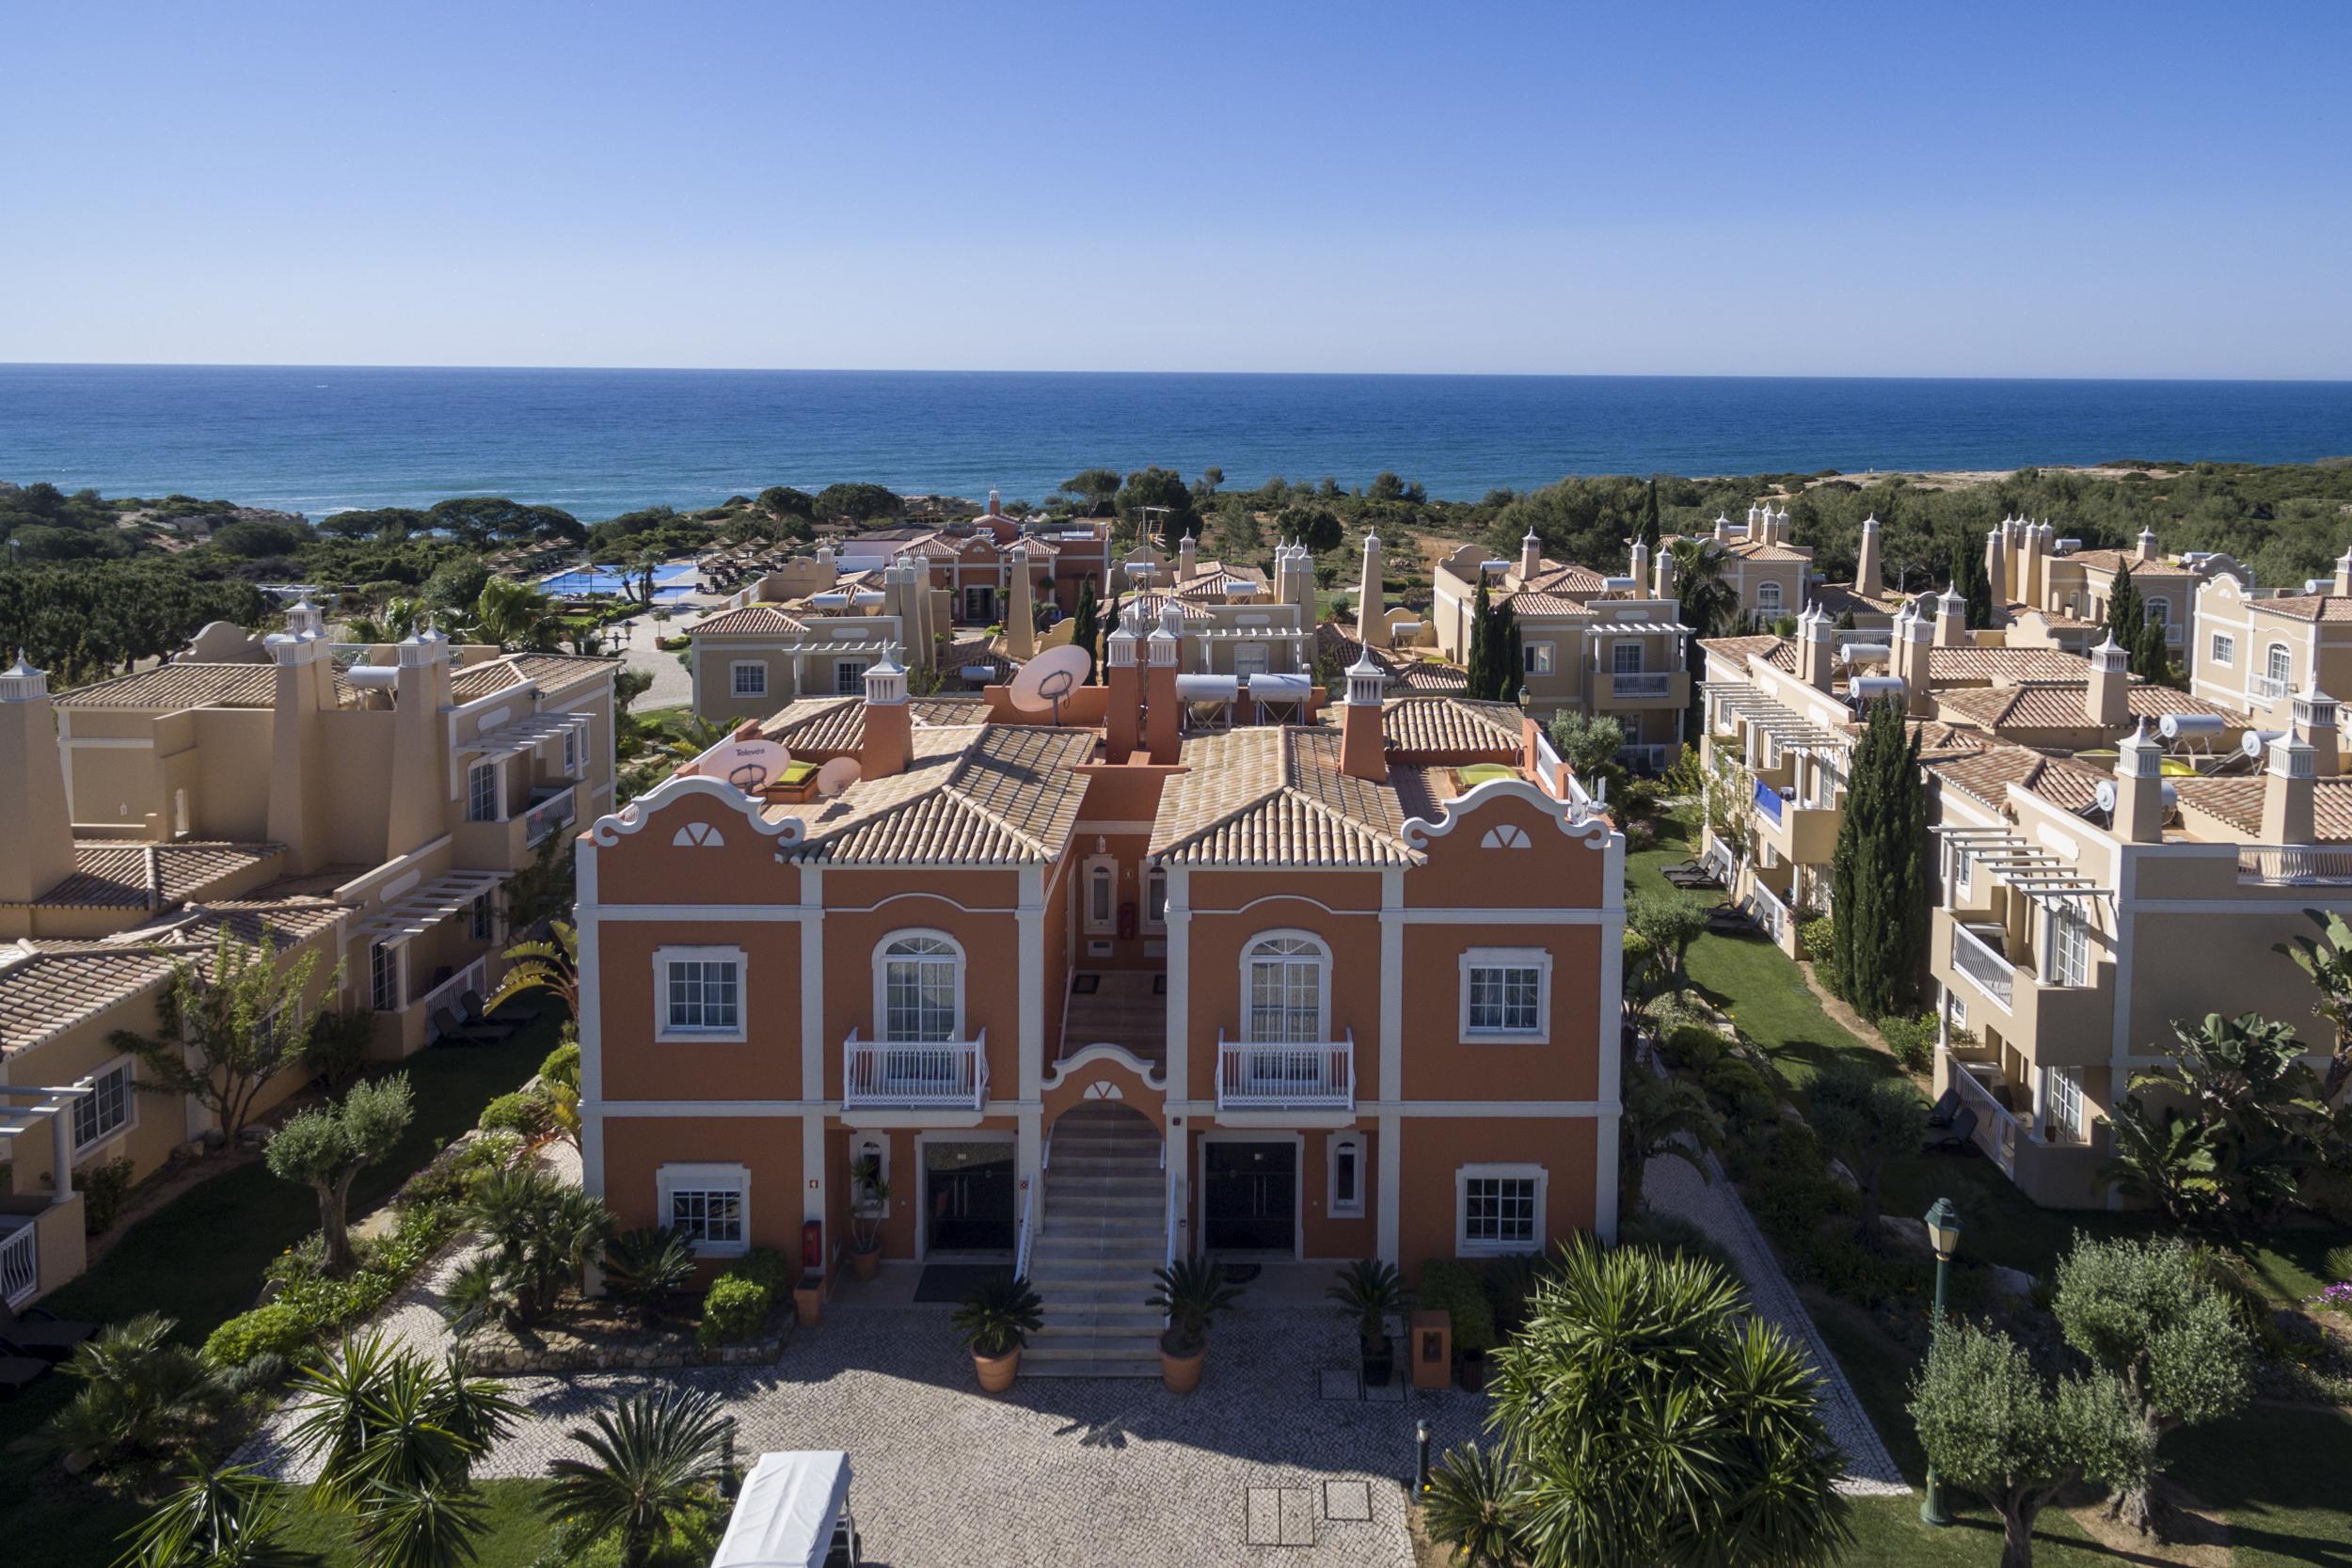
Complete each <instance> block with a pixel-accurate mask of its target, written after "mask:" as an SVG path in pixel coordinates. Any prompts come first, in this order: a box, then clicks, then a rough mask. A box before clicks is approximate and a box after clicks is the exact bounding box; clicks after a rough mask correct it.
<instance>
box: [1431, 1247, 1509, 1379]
mask: <svg viewBox="0 0 2352 1568" xmlns="http://www.w3.org/2000/svg"><path fill="white" fill-rule="evenodd" d="M1413 1301H1414V1305H1416V1306H1417V1307H1420V1308H1421V1309H1422V1311H1425V1312H1444V1313H1446V1314H1448V1315H1449V1316H1450V1317H1451V1318H1452V1319H1453V1320H1454V1349H1455V1350H1457V1351H1460V1352H1461V1353H1462V1354H1465V1355H1468V1354H1472V1353H1476V1354H1485V1353H1486V1352H1487V1351H1490V1350H1492V1349H1494V1348H1495V1344H1496V1338H1495V1309H1494V1303H1492V1302H1491V1301H1489V1300H1488V1299H1487V1298H1486V1284H1485V1282H1484V1281H1483V1280H1482V1279H1481V1278H1480V1276H1479V1272H1478V1271H1477V1270H1476V1269H1474V1268H1472V1267H1471V1266H1470V1264H1468V1263H1464V1262H1459V1261H1456V1260H1454V1259H1431V1260H1430V1261H1428V1262H1426V1263H1423V1264H1422V1266H1421V1284H1420V1286H1419V1288H1418V1289H1416V1290H1415V1291H1414V1292H1413Z"/></svg>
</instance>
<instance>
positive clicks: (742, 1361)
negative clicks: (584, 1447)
mask: <svg viewBox="0 0 2352 1568" xmlns="http://www.w3.org/2000/svg"><path fill="white" fill-rule="evenodd" d="M698 1322H699V1320H698V1319H696V1318H693V1317H688V1316H678V1315H671V1314H665V1315H664V1316H663V1317H661V1318H660V1320H658V1321H657V1322H656V1323H654V1324H653V1325H652V1326H651V1327H647V1326H646V1325H645V1324H644V1323H641V1322H639V1321H638V1320H637V1319H636V1318H635V1317H634V1316H632V1315H631V1314H629V1313H628V1312H625V1311H623V1310H622V1309H621V1308H620V1307H618V1306H617V1305H616V1304H614V1303H612V1302H611V1301H607V1300H603V1299H594V1300H585V1301H583V1300H579V1299H575V1298H566V1299H565V1300H564V1302H563V1303H562V1305H560V1306H558V1307H555V1308H554V1309H553V1310H551V1311H549V1312H548V1315H547V1316H546V1317H544V1318H542V1319H540V1320H539V1321H538V1322H536V1323H532V1324H531V1325H530V1326H529V1327H526V1328H522V1329H519V1330H517V1329H514V1328H510V1327H508V1326H506V1325H505V1324H502V1323H490V1324H485V1325H484V1326H483V1327H481V1328H479V1329H477V1330H475V1331H474V1332H473V1333H472V1334H469V1335H468V1336H467V1337H466V1339H465V1343H464V1351H463V1354H464V1355H465V1358H466V1366H467V1368H468V1370H471V1371H474V1372H479V1373H482V1374H485V1375H489V1376H514V1375H517V1374H521V1373H555V1372H609V1371H626V1370H645V1369H652V1368H663V1367H764V1366H767V1365H769V1364H771V1363H772V1362H774V1361H775V1360H777V1359H778V1358H779V1357H781V1356H782V1355H783V1354H784V1348H785V1346H787V1345H788V1344H790V1343H791V1342H792V1336H793V1334H794V1332H795V1321H794V1318H793V1314H792V1304H791V1301H790V1300H789V1299H788V1298H787V1300H786V1302H785V1304H784V1306H783V1307H781V1308H780V1309H774V1310H771V1311H770V1312H769V1314H768V1317H767V1319H766V1321H765V1322H763V1323H761V1324H760V1326H759V1327H758V1328H757V1329H756V1330H755V1331H754V1332H753V1333H752V1334H751V1335H750V1336H749V1337H747V1338H741V1339H738V1340H734V1341H731V1342H729V1343H726V1344H722V1345H706V1344H703V1343H701V1342H700V1341H699V1340H698V1339H697V1338H695V1333H696V1328H697V1325H698Z"/></svg>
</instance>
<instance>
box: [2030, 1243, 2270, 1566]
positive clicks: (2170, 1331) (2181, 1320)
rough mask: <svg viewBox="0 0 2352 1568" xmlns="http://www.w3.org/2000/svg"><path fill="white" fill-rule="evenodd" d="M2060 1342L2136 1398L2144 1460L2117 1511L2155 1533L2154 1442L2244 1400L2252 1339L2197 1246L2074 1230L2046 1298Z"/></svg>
mask: <svg viewBox="0 0 2352 1568" xmlns="http://www.w3.org/2000/svg"><path fill="white" fill-rule="evenodd" d="M2051 1310H2052V1311H2054V1312H2055V1313H2056V1314H2057V1315H2058V1328H2059V1330H2060V1331H2061V1332H2063V1333H2064V1334H2065V1336H2066V1342H2067V1343H2068V1344H2070V1345H2072V1346H2074V1348H2075V1349H2076V1350H2078V1351H2080V1352H2082V1354H2084V1355H2086V1356H2088V1357H2090V1360H2091V1361H2092V1363H2093V1364H2095V1365H2097V1366H2099V1367H2102V1368H2104V1369H2106V1370H2107V1371H2109V1372H2111V1373H2113V1374H2114V1375H2115V1377H2116V1379H2117V1380H2118V1381H2119V1382H2120V1383H2122V1386H2123V1388H2124V1390H2125V1392H2127V1393H2128V1394H2129V1395H2130V1396H2131V1399H2132V1402H2133V1403H2134V1404H2135V1405H2136V1406H2137V1410H2138V1414H2139V1420H2140V1424H2141V1425H2142V1427H2144V1428H2145V1429H2146V1432H2147V1442H2148V1450H2149V1463H2148V1465H2147V1467H2146V1470H2145V1472H2144V1473H2143V1474H2142V1475H2141V1476H2140V1477H2139V1478H2138V1480H2137V1481H2136V1482H2135V1483H2134V1484H2131V1485H2129V1486H2125V1487H2122V1488H2120V1489H2119V1490H2118V1491H2117V1493H2116V1497H2115V1505H2114V1513H2115V1514H2116V1516H2117V1517H2119V1518H2122V1519H2124V1520H2126V1521H2128V1522H2129V1523H2130V1524H2131V1525H2132V1526H2133V1528H2136V1529H2138V1530H2139V1531H2141V1532H2142V1533H2143V1534H2147V1533H2153V1532H2154V1531H2155V1530H2156V1529H2157V1528H2158V1526H2159V1524H2160V1522H2161V1521H2160V1519H2159V1517H2158V1514H2157V1513H2156V1506H2155V1498H2154V1482H2155V1480H2156V1477H2157V1476H2158V1475H2159V1474H2161V1473H2162V1468H2163V1466H2162V1465H2161V1463H2160V1462H2159V1461H2157V1459H2156V1458H2155V1449H2156V1445H2157V1444H2158V1443H2160V1442H2161V1441H2162V1440H2163V1438H2164V1435H2165V1433H2169V1432H2171V1431H2173V1430H2175V1429H2176V1428H2179V1427H2185V1426H2191V1425H2195V1424H2196V1423H2198V1422H2201V1421H2212V1420H2217V1419H2219V1418H2222V1417H2225V1416H2229V1415H2232V1414H2233V1413H2235V1412H2236V1411H2237V1410H2239V1409H2241V1408H2242V1407H2243V1406H2244V1405H2245V1403H2246V1402H2247V1400H2248V1398H2249V1396H2250V1393H2251V1366H2252V1361H2253V1344H2252V1342H2251V1341H2250V1340H2249V1338H2247V1335H2246V1331H2245V1330H2244V1329H2242V1328H2240V1327H2239V1326H2238V1324H2237V1321H2236V1319H2235V1318H2234V1317H2233V1315H2232V1313H2231V1309H2230V1303H2229V1300H2228V1298H2227V1297H2225V1296H2224V1295H2223V1294H2222V1292H2221V1291H2219V1290H2217V1288H2216V1287H2215V1285H2214V1283H2213V1280H2212V1277H2211V1275H2209V1274H2208V1273H2207V1272H2206V1265H2205V1263H2204V1262H2203V1260H2202V1259H2201V1258H2200V1257H2199V1255H2198V1252H2197V1249H2196V1248H2195V1247H2193V1246H2191V1245H2189V1244H2188V1243H2185V1242H2183V1241H2181V1240H2179V1239H2177V1238H2174V1237H2160V1238H2156V1239H2153V1240H2150V1241H2144V1242H2137V1241H2114V1242H2103V1241H2096V1240H2093V1239H2091V1238H2090V1237H2088V1236H2085V1237H2080V1238H2077V1239H2076V1241H2075V1243H2074V1251H2072V1252H2071V1253H2069V1254H2067V1255H2066V1257H2064V1258H2063V1259H2059V1261H2058V1293H2057V1296H2056V1298H2055V1299H2054V1300H2053V1301H2052V1303H2051Z"/></svg>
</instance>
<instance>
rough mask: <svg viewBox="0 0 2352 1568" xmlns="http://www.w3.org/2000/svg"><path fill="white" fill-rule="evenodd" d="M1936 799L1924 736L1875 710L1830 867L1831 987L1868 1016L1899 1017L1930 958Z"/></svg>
mask: <svg viewBox="0 0 2352 1568" xmlns="http://www.w3.org/2000/svg"><path fill="white" fill-rule="evenodd" d="M1927 825H1928V818H1927V791H1926V789H1925V787H1924V786H1923V785H1922V784H1920V782H1919V733H1918V732H1917V731H1915V730H1912V729H1910V728H1909V726H1907V725H1906V724H1905V723H1904V722H1903V712H1902V709H1901V707H1900V706H1899V705H1897V704H1895V703H1894V702H1892V701H1889V700H1881V701H1879V702H1877V703H1874V704H1872V705H1871V707H1870V714H1869V718H1868V720H1867V722H1866V724H1865V726H1864V729H1863V733H1862V739H1861V740H1860V742H1858V743H1857V744H1856V745H1855V747H1854V750H1853V773H1852V777H1851V779H1850V780H1849V781H1848V783H1847V788H1846V813H1845V816H1844V819H1843V820H1842V821H1840V822H1839V824H1838V828H1837V850H1836V855H1835V857H1834V858H1833V859H1832V861H1831V863H1830V890H1831V897H1832V899H1833V900H1834V902H1835V903H1836V911H1835V913H1836V921H1835V922H1834V923H1833V925H1832V927H1831V932H1832V942H1831V952H1830V976H1829V978H1830V984H1831V987H1832V989H1833V990H1836V992H1837V994H1838V995H1840V996H1842V997H1844V998H1845V999H1846V1000H1847V1001H1848V1002H1850V1003H1851V1004H1852V1005H1853V1006H1854V1008H1855V1010H1857V1011H1858V1012H1860V1013H1861V1014H1862V1015H1863V1016H1864V1017H1865V1018H1883V1017H1884V1016H1886V1015H1887V1014H1889V1013H1893V1012H1898V1011H1899V1010H1900V1009H1901V1008H1902V1006H1903V1005H1904V1004H1905V1003H1907V1002H1908V1001H1909V1000H1910V999H1911V997H1912V995H1913V993H1914V992H1915V990H1916V987H1917V983H1918V976H1919V972H1920V968H1921V965H1922V964H1923V963H1924V961H1925V959H1926V957H1927V945H1928V942H1927V939H1928V907H1927V904H1926V902H1925V901H1924V900H1922V899H1921V898H1920V897H1919V896H1918V890H1919V889H1920V888H1922V887H1925V886H1926V885H1927V865H1926V859H1927V849H1926V841H1927Z"/></svg>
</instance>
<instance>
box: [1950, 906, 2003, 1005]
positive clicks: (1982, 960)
mask: <svg viewBox="0 0 2352 1568" xmlns="http://www.w3.org/2000/svg"><path fill="white" fill-rule="evenodd" d="M1952 967H1953V968H1954V969H1957V970H1959V971H1960V972H1961V973H1962V974H1965V975H1966V976H1968V978H1969V980H1970V981H1971V982H1973V983H1974V984H1975V986H1976V988H1977V989H1978V990H1980V991H1982V992H1984V994H1985V995H1987V996H1989V997H1991V998H1992V999H1993V1000H1994V1001H1995V1002H1997V1003H1999V1004H2000V1005H2001V1009H2002V1011H2004V1012H2006V1011H2008V1010H2009V1006H2010V996H2011V992H2012V990H2013V988H2014V987H2015V985H2016V983H2017V969H2016V966H2015V965H2013V964H2011V963H2010V961H2009V960H2008V959H2007V958H2003V957H2002V956H2001V955H2000V954H1998V953H1996V952H1994V950H1993V949H1992V948H1991V947H1989V946H1987V945H1986V943H1985V941H1984V939H1983V938H1982V937H1979V935H1977V933H1976V932H1974V931H1972V930H1970V929H1969V928H1968V927H1965V926H1961V925H1954V926H1953V927H1952Z"/></svg>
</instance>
